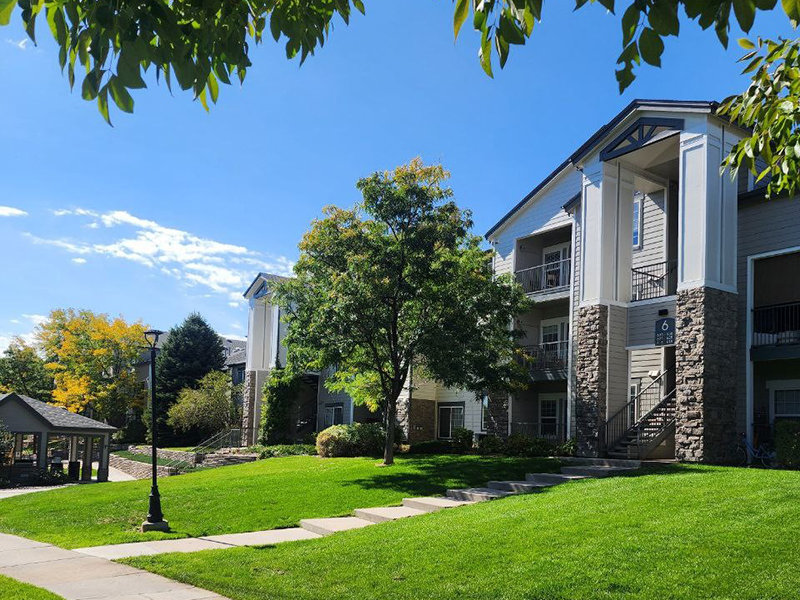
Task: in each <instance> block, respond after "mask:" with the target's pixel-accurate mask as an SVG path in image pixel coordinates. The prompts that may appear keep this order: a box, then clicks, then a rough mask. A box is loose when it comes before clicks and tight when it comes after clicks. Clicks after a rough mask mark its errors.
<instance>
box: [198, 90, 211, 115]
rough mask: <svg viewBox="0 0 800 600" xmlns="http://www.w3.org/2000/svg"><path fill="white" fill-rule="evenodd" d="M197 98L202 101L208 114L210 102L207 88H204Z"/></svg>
mask: <svg viewBox="0 0 800 600" xmlns="http://www.w3.org/2000/svg"><path fill="white" fill-rule="evenodd" d="M197 97H198V98H199V99H200V104H202V105H203V108H205V109H206V112H208V110H209V109H208V100H207V99H206V88H203V89H202V90H201V91H200V93H199V94H198V95H197Z"/></svg>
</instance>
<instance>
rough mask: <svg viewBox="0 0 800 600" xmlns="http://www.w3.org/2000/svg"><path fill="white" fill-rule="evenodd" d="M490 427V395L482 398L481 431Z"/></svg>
mask: <svg viewBox="0 0 800 600" xmlns="http://www.w3.org/2000/svg"><path fill="white" fill-rule="evenodd" d="M488 425H489V394H484V395H483V396H481V431H486V427H487V426H488Z"/></svg>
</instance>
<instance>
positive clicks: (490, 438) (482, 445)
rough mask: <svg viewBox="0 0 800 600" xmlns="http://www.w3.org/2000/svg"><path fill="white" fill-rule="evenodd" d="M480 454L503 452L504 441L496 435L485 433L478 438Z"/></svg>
mask: <svg viewBox="0 0 800 600" xmlns="http://www.w3.org/2000/svg"><path fill="white" fill-rule="evenodd" d="M478 452H479V453H480V454H502V453H503V452H505V443H504V442H503V440H501V439H500V438H499V437H497V436H496V435H485V436H483V437H482V438H481V439H479V440H478Z"/></svg>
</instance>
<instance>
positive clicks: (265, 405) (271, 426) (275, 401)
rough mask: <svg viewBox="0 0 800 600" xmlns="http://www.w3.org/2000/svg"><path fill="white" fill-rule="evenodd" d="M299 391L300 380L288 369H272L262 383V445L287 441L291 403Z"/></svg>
mask: <svg viewBox="0 0 800 600" xmlns="http://www.w3.org/2000/svg"><path fill="white" fill-rule="evenodd" d="M299 390H300V378H299V377H297V376H295V375H294V374H293V372H292V371H291V370H290V369H273V370H272V371H270V374H269V377H268V378H267V380H266V381H265V382H264V389H263V394H262V401H261V406H262V408H261V436H260V438H259V441H260V442H261V443H262V444H264V445H275V444H282V443H283V442H287V441H289V438H290V435H289V430H290V412H291V406H292V402H294V400H295V398H297V394H298V392H299Z"/></svg>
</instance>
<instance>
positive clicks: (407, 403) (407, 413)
mask: <svg viewBox="0 0 800 600" xmlns="http://www.w3.org/2000/svg"><path fill="white" fill-rule="evenodd" d="M395 420H396V421H397V426H398V427H399V428H400V429H401V431H402V432H403V438H404V439H405V440H406V441H409V440H411V398H410V397H409V396H400V397H399V398H398V399H397V418H396V419H395Z"/></svg>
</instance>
